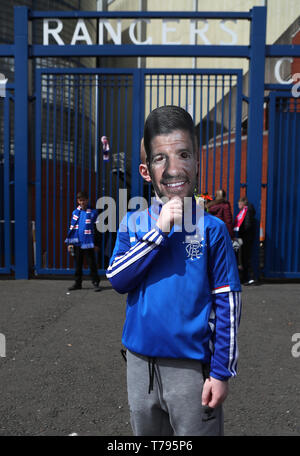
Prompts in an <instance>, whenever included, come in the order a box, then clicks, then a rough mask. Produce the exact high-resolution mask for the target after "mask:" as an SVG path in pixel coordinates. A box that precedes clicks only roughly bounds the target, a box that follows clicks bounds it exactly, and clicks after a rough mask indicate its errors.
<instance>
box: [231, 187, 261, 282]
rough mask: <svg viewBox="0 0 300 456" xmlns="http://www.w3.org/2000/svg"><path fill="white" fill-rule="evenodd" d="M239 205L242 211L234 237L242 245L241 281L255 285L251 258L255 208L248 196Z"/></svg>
mask: <svg viewBox="0 0 300 456" xmlns="http://www.w3.org/2000/svg"><path fill="white" fill-rule="evenodd" d="M238 206H239V209H240V212H239V213H238V214H237V216H236V218H235V223H234V237H235V239H237V240H238V242H239V243H240V245H241V247H240V262H241V275H242V276H241V282H242V284H243V285H254V284H257V281H256V280H255V278H254V272H253V268H252V264H251V263H252V262H251V258H252V248H253V243H254V239H255V226H256V223H255V209H254V207H253V205H252V204H251V203H249V201H248V198H247V197H246V196H243V197H241V198H240V199H239V201H238ZM240 240H241V241H240Z"/></svg>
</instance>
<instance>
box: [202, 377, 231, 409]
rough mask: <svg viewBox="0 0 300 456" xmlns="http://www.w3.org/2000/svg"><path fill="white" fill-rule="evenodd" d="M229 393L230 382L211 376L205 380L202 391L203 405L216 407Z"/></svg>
mask: <svg viewBox="0 0 300 456" xmlns="http://www.w3.org/2000/svg"><path fill="white" fill-rule="evenodd" d="M227 394H228V382H226V381H221V380H218V379H216V378H214V377H209V378H207V379H206V380H205V382H204V385H203V391H202V405H208V406H209V407H211V408H215V407H217V406H218V405H220V404H222V402H224V401H225V399H226V397H227Z"/></svg>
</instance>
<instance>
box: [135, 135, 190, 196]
mask: <svg viewBox="0 0 300 456" xmlns="http://www.w3.org/2000/svg"><path fill="white" fill-rule="evenodd" d="M148 166H149V169H148V167H147V175H143V173H142V172H141V168H140V172H141V174H142V176H143V177H144V179H146V180H147V181H148V182H152V184H153V187H154V190H155V193H156V195H157V196H158V197H159V198H161V197H163V196H164V197H167V198H169V199H171V198H173V197H174V196H179V197H180V198H181V199H183V198H184V197H187V196H192V195H193V193H194V189H195V186H196V182H197V157H196V153H195V151H194V148H193V143H192V140H191V137H190V134H189V133H188V132H187V131H184V130H174V131H173V132H171V133H169V134H166V135H160V136H155V137H154V138H153V140H152V142H151V159H150V164H149V165H148Z"/></svg>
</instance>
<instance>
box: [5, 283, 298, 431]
mask: <svg viewBox="0 0 300 456" xmlns="http://www.w3.org/2000/svg"><path fill="white" fill-rule="evenodd" d="M71 283H72V281H67V280H41V279H37V280H28V281H14V280H0V290H1V292H0V333H2V334H3V335H4V336H5V339H6V356H5V357H0V385H1V393H0V410H1V414H0V436H4V435H10V436H11V435H35V436H38V435H46V436H47V435H58V436H59V435H69V434H71V433H76V434H78V435H97V436H101V435H102V436H107V435H111V436H130V435H132V434H131V428H130V424H129V413H128V406H127V396H126V370H125V363H124V361H123V359H122V357H121V355H120V348H121V333H122V325H123V320H124V316H125V301H126V296H123V295H119V294H117V293H116V292H115V291H114V290H112V288H111V286H110V284H109V282H108V281H106V280H103V282H102V285H103V290H102V291H101V292H100V293H95V292H94V291H93V289H92V286H91V284H90V283H89V282H88V281H85V282H84V283H83V286H84V288H83V289H82V290H78V291H73V292H70V293H69V294H67V293H68V290H67V287H68V286H69V285H70V284H71ZM297 333H299V336H300V284H262V285H260V286H257V287H248V288H244V289H243V313H242V321H241V326H240V332H239V349H240V360H239V366H238V376H237V378H236V379H234V380H232V381H231V382H230V395H229V396H228V398H227V400H226V402H225V432H226V435H237V436H243V435H247V436H253V435H257V436H258V435H267V436H278V435H285V436H287V435H290V436H293V435H299V434H300V416H299V410H300V407H299V397H300V394H299V393H300V357H296V356H293V354H292V347H293V346H295V343H296V342H295V341H294V342H293V341H292V337H293V335H294V334H297ZM299 340H300V339H299ZM297 350H298V351H297ZM298 352H299V355H300V347H299V348H298V349H294V355H295V354H296V355H297V353H298Z"/></svg>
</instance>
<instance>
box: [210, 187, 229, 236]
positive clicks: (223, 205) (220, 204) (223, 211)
mask: <svg viewBox="0 0 300 456" xmlns="http://www.w3.org/2000/svg"><path fill="white" fill-rule="evenodd" d="M207 211H208V212H209V213H210V214H211V215H214V216H215V217H218V218H219V219H221V220H223V222H224V223H225V224H226V226H227V229H228V232H229V234H230V237H231V239H233V238H234V232H233V219H232V211H231V206H230V202H229V201H227V200H226V192H225V190H222V189H219V190H217V191H216V197H215V199H214V200H213V201H209V202H208V203H207Z"/></svg>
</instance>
